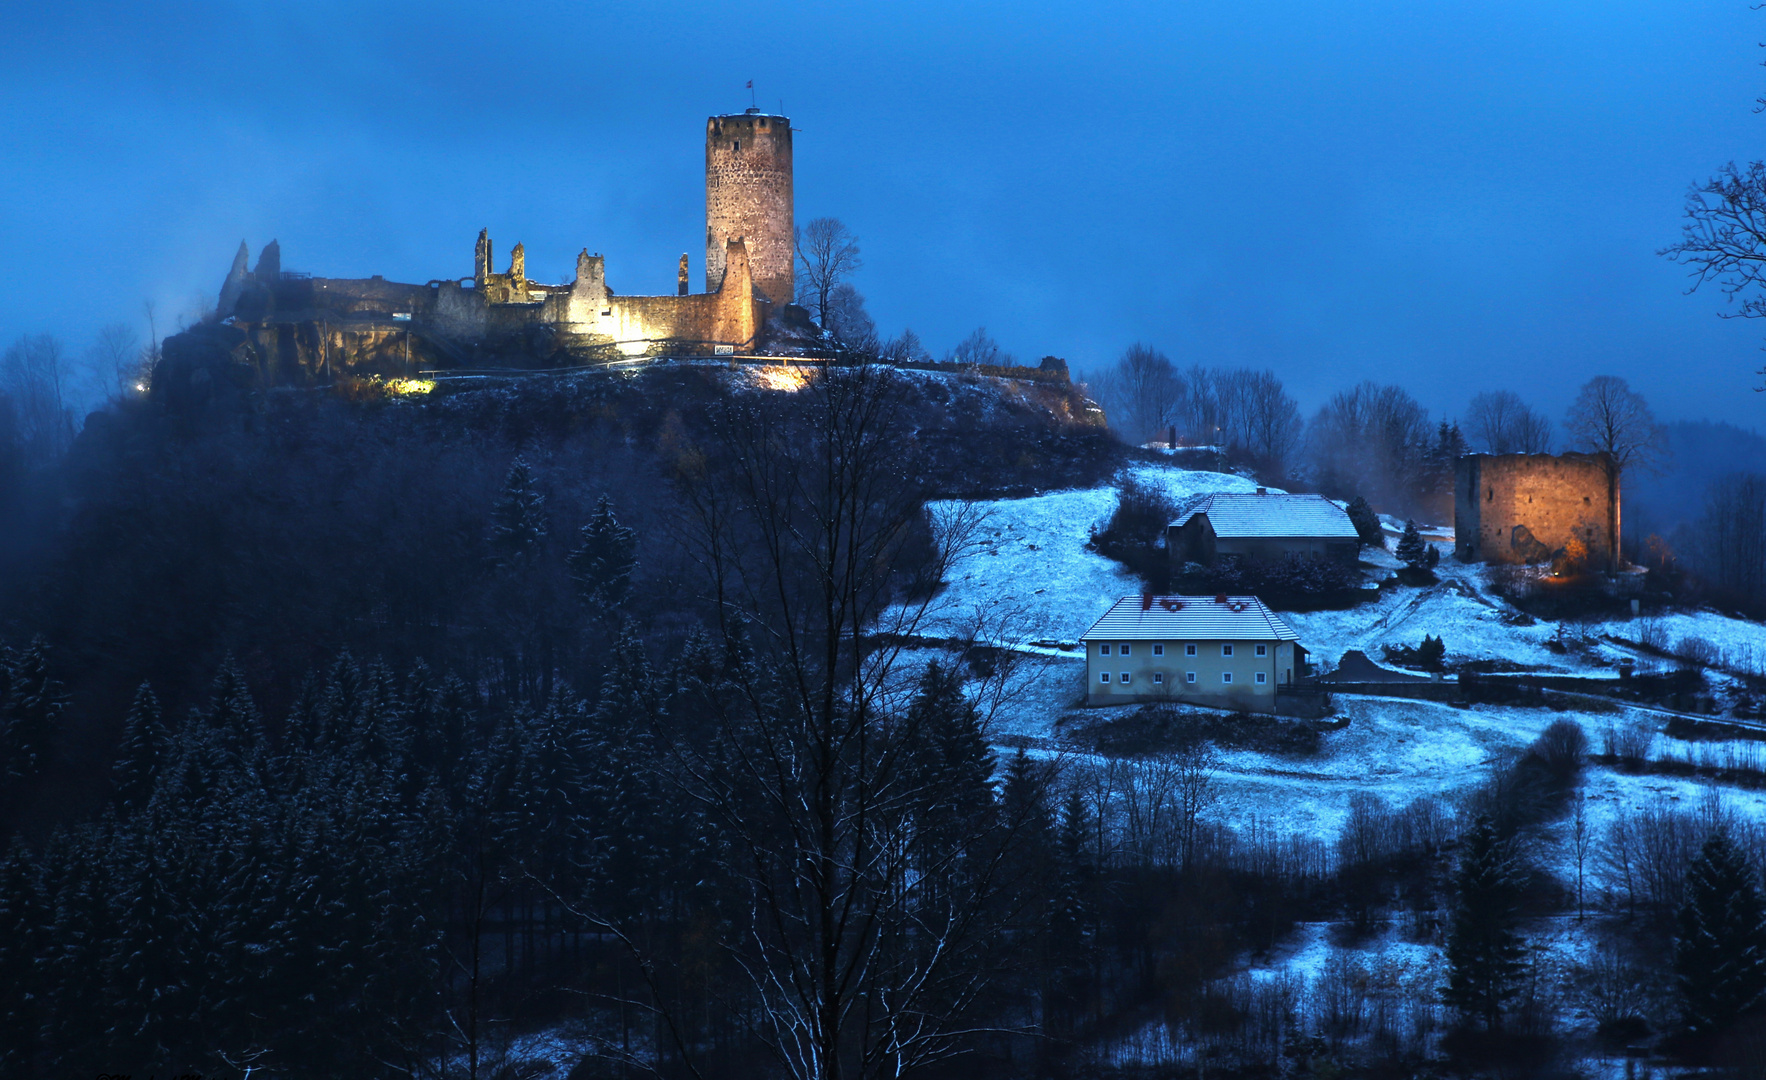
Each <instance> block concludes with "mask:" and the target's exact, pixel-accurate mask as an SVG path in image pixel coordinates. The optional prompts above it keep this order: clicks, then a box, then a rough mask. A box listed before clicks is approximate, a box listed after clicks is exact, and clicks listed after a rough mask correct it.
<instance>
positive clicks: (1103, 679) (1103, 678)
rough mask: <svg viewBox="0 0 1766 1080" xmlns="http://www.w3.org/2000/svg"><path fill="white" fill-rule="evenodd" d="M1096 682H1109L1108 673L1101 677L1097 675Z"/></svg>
mask: <svg viewBox="0 0 1766 1080" xmlns="http://www.w3.org/2000/svg"><path fill="white" fill-rule="evenodd" d="M1098 681H1099V682H1109V681H1110V673H1109V672H1108V671H1106V672H1104V673H1103V674H1102V675H1099V676H1098Z"/></svg>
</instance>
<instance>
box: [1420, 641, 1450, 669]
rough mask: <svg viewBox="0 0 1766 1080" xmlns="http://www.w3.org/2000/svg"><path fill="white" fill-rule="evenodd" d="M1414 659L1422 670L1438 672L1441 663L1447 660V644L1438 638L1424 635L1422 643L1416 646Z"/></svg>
mask: <svg viewBox="0 0 1766 1080" xmlns="http://www.w3.org/2000/svg"><path fill="white" fill-rule="evenodd" d="M1416 658H1417V663H1419V664H1421V665H1422V667H1423V670H1425V671H1440V670H1441V668H1442V664H1443V662H1444V661H1445V660H1446V659H1447V642H1445V641H1442V640H1441V639H1440V638H1438V637H1430V636H1429V635H1428V634H1424V635H1423V643H1422V644H1421V645H1418V646H1417V649H1416Z"/></svg>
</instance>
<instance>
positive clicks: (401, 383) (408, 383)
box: [386, 379, 435, 397]
mask: <svg viewBox="0 0 1766 1080" xmlns="http://www.w3.org/2000/svg"><path fill="white" fill-rule="evenodd" d="M386 389H387V391H388V392H390V393H393V394H396V395H398V396H399V397H418V396H421V395H423V394H427V393H429V392H431V391H433V390H434V389H435V380H434V379H388V380H387V381H386Z"/></svg>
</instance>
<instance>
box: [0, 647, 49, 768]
mask: <svg viewBox="0 0 1766 1080" xmlns="http://www.w3.org/2000/svg"><path fill="white" fill-rule="evenodd" d="M47 654H48V648H47V646H45V645H44V643H43V642H42V640H41V639H38V640H36V641H33V642H31V644H30V646H29V647H28V648H25V649H0V782H4V783H5V784H7V785H16V784H18V783H20V782H23V781H27V780H29V779H31V778H33V777H35V776H36V775H37V773H38V772H40V771H41V770H42V768H43V766H44V765H45V764H46V763H47V762H48V758H49V751H50V744H51V743H52V741H53V740H54V737H55V732H56V728H57V726H58V725H59V723H60V719H61V711H62V706H63V704H64V703H63V701H62V698H61V688H60V685H59V684H58V683H56V681H55V680H54V679H52V678H50V676H49V657H48V655H47Z"/></svg>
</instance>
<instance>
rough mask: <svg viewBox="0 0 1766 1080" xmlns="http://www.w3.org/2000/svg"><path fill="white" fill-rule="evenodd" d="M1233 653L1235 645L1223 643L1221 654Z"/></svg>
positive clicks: (1229, 654)
mask: <svg viewBox="0 0 1766 1080" xmlns="http://www.w3.org/2000/svg"><path fill="white" fill-rule="evenodd" d="M1232 654H1233V647H1232V646H1231V645H1222V646H1221V647H1220V655H1222V656H1231V655H1232Z"/></svg>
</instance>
